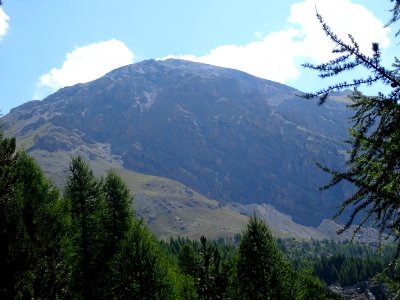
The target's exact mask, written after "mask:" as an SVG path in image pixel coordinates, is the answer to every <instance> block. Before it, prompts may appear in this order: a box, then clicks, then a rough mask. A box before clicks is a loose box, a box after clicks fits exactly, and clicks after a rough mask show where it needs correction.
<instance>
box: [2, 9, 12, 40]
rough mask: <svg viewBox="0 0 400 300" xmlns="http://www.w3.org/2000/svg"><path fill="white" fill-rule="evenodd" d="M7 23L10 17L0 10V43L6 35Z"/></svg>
mask: <svg viewBox="0 0 400 300" xmlns="http://www.w3.org/2000/svg"><path fill="white" fill-rule="evenodd" d="M9 21H10V17H9V16H8V15H7V14H6V13H5V12H4V10H3V9H2V8H0V41H1V40H2V39H3V37H4V36H5V35H6V34H7V31H8V27H9V25H8V22H9Z"/></svg>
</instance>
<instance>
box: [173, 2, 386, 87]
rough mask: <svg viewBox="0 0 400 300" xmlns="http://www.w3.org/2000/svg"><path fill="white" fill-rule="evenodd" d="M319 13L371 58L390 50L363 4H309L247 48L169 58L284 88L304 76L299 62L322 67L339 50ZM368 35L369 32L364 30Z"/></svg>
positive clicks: (378, 23)
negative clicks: (374, 48)
mask: <svg viewBox="0 0 400 300" xmlns="http://www.w3.org/2000/svg"><path fill="white" fill-rule="evenodd" d="M316 10H318V12H319V13H320V14H321V15H322V17H323V18H324V20H325V21H326V23H327V24H329V26H330V27H331V29H332V30H333V31H334V32H335V33H336V34H337V35H338V36H339V37H340V38H342V39H345V40H346V39H347V38H348V34H349V33H351V34H352V35H353V36H354V38H355V39H356V41H357V42H358V44H359V45H360V48H361V49H362V50H363V51H365V52H367V53H368V52H369V51H370V49H371V43H372V42H379V43H380V46H381V48H386V47H388V46H389V44H390V39H389V32H390V29H389V28H385V27H384V23H383V22H382V21H381V20H379V19H378V18H376V17H375V16H374V15H373V14H372V13H371V12H370V11H368V10H367V9H366V8H365V7H364V6H362V5H360V4H355V3H353V2H352V1H350V0H335V1H332V0H305V1H302V2H298V3H295V4H293V5H292V6H291V11H290V16H289V17H288V24H289V25H288V27H287V28H285V29H283V30H280V31H276V32H272V33H269V34H267V35H265V36H264V37H261V33H260V32H257V34H256V37H257V40H256V41H254V42H251V43H248V44H245V45H222V46H219V47H216V48H214V49H211V50H210V51H209V53H207V54H205V55H202V56H195V55H190V54H189V55H169V56H167V57H165V58H181V59H187V60H192V61H196V62H204V63H209V64H213V65H217V66H221V67H229V68H235V69H239V70H242V71H245V72H248V73H250V74H253V75H256V76H259V77H262V78H266V79H270V80H275V81H278V82H281V83H286V82H288V81H289V80H294V79H297V78H298V77H299V76H300V75H301V67H300V62H304V61H310V62H315V63H320V62H323V61H326V60H328V59H330V58H332V57H333V56H332V53H331V51H332V48H333V47H334V46H335V45H334V44H332V42H331V41H330V40H329V39H328V38H327V37H326V36H325V34H324V32H323V31H322V28H321V24H320V23H319V21H318V20H317V18H316ZM366 29H367V30H366Z"/></svg>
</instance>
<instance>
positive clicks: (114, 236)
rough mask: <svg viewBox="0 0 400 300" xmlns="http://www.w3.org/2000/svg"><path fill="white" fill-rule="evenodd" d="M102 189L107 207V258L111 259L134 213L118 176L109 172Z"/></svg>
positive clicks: (130, 198) (127, 191)
mask: <svg viewBox="0 0 400 300" xmlns="http://www.w3.org/2000/svg"><path fill="white" fill-rule="evenodd" d="M103 189H104V193H105V200H106V206H107V218H106V220H105V222H106V223H107V224H106V229H107V231H108V236H107V238H108V242H109V243H110V245H109V248H110V250H109V251H110V252H109V257H112V256H113V255H114V254H115V253H116V251H117V249H118V247H119V244H120V243H121V242H122V241H123V239H124V237H125V235H126V233H127V232H128V231H129V226H130V225H131V223H132V217H133V214H134V211H133V209H132V208H131V205H132V197H131V196H130V194H129V189H128V188H127V186H126V185H125V183H124V182H123V181H122V179H121V178H120V177H119V176H118V175H116V174H115V173H113V172H109V173H108V174H107V176H106V179H105V182H104V186H103Z"/></svg>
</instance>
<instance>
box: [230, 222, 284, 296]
mask: <svg viewBox="0 0 400 300" xmlns="http://www.w3.org/2000/svg"><path fill="white" fill-rule="evenodd" d="M285 270H286V266H285V263H284V262H283V258H282V255H281V253H280V252H279V250H278V248H277V246H276V244H275V240H274V238H273V237H272V235H271V232H270V231H269V229H268V227H267V226H266V224H265V223H264V222H262V221H261V220H259V219H257V218H256V217H252V218H250V221H249V223H248V225H247V228H246V230H245V232H244V233H243V235H242V240H241V242H240V246H239V257H238V261H237V280H238V282H237V285H238V295H237V297H238V298H239V299H290V297H289V295H290V294H291V291H290V290H289V289H288V282H287V279H286V277H285V274H284V272H285Z"/></svg>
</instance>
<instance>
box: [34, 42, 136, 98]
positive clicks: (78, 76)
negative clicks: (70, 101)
mask: <svg viewBox="0 0 400 300" xmlns="http://www.w3.org/2000/svg"><path fill="white" fill-rule="evenodd" d="M133 59H134V54H133V53H132V52H131V51H130V50H129V49H128V47H127V46H126V45H125V44H124V43H123V42H121V41H118V40H116V39H111V40H108V41H101V42H97V43H92V44H89V45H85V46H82V47H78V48H76V49H75V50H73V51H72V52H70V53H67V55H66V58H65V61H64V62H63V64H62V66H61V67H59V68H53V69H51V70H50V71H49V72H47V73H46V74H43V75H42V76H40V78H39V82H38V87H37V90H36V95H35V98H41V95H42V94H44V93H45V91H46V92H48V91H55V90H57V89H59V88H61V87H65V86H70V85H74V84H76V83H84V82H89V81H91V80H94V79H96V78H99V77H101V76H103V75H105V74H106V73H107V72H109V71H111V70H113V69H115V68H118V67H121V66H124V65H127V64H131V63H132V62H133Z"/></svg>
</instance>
